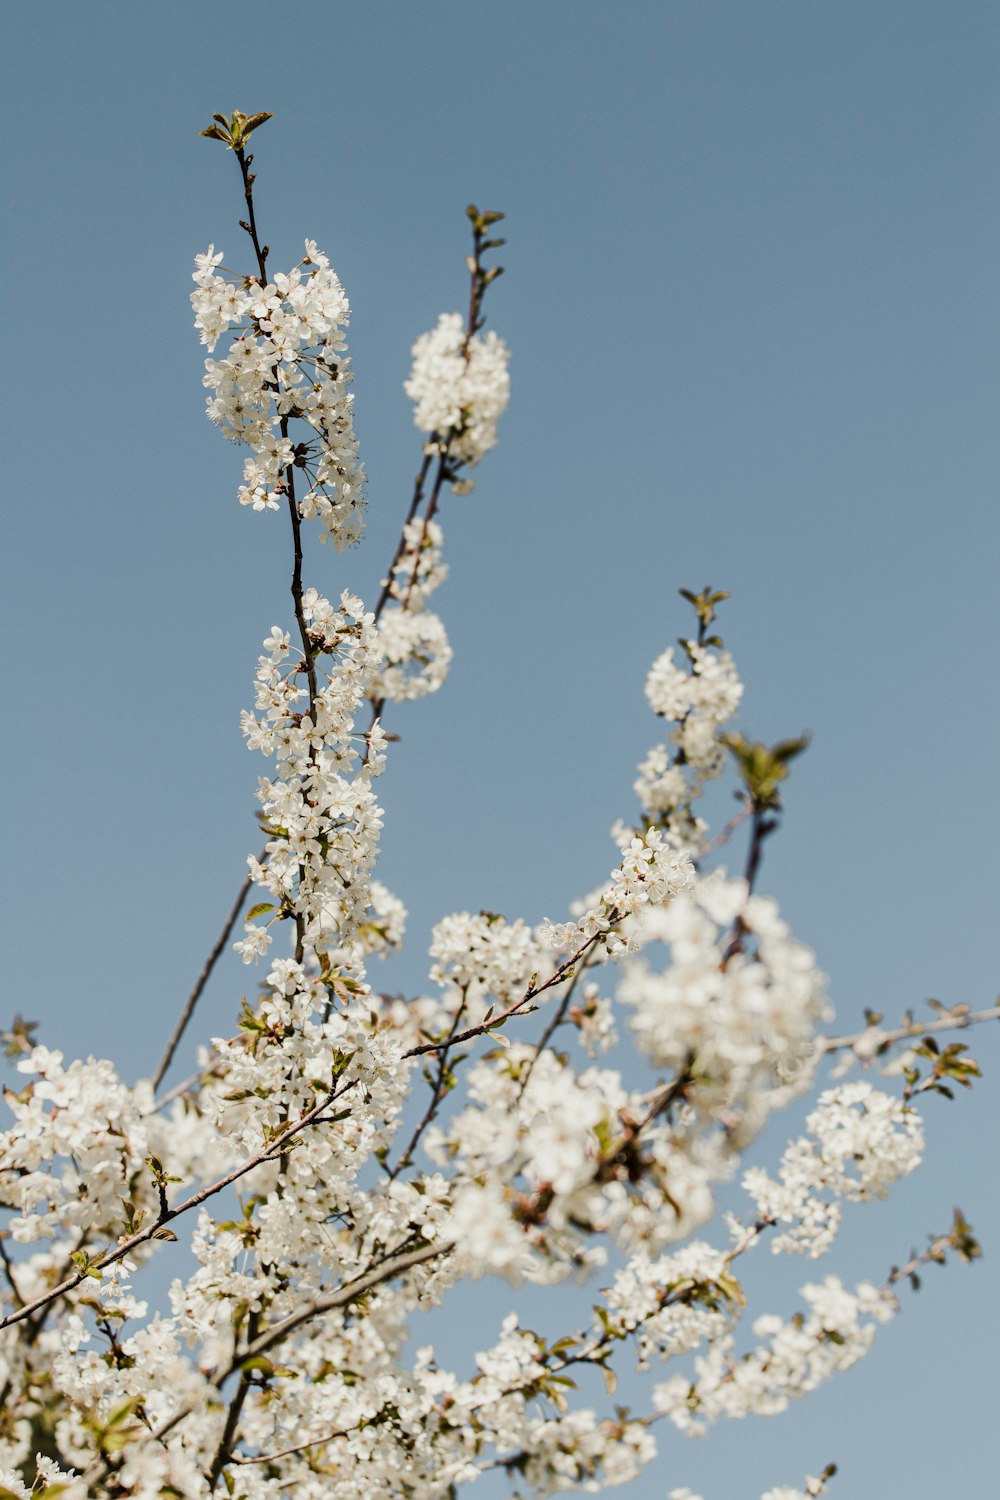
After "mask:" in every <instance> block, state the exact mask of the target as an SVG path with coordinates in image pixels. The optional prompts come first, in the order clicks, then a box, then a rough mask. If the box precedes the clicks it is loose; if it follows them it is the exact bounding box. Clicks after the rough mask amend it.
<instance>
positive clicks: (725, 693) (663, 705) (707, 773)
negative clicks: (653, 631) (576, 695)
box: [635, 591, 743, 856]
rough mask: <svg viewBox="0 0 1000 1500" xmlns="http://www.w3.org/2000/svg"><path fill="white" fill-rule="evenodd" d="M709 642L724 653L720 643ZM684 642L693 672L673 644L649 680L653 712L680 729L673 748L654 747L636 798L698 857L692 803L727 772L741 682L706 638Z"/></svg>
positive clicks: (700, 838) (700, 824)
mask: <svg viewBox="0 0 1000 1500" xmlns="http://www.w3.org/2000/svg"><path fill="white" fill-rule="evenodd" d="M706 593H707V591H706ZM702 597H704V596H702ZM718 597H719V598H722V597H724V595H719V596H718ZM709 618H711V616H709ZM701 634H704V631H702V632H701ZM711 639H712V640H714V641H715V642H716V643H717V646H719V647H721V641H720V640H719V637H717V636H716V637H712V638H711ZM681 644H682V649H683V651H684V654H685V656H686V658H687V670H685V669H684V668H683V667H682V666H681V665H680V664H679V663H678V662H677V661H676V660H675V648H674V647H673V646H671V647H668V649H667V650H666V651H664V652H663V654H662V655H661V656H658V657H657V659H656V661H655V662H654V663H653V665H652V667H651V668H650V672H649V677H648V678H647V681H646V699H647V701H648V703H649V706H650V708H652V710H653V712H654V713H655V714H657V715H659V716H660V717H661V718H664V719H667V720H670V721H672V722H673V723H674V724H675V725H676V727H675V728H674V729H673V730H672V731H671V734H670V737H669V741H668V743H666V744H659V745H654V746H653V748H652V749H651V750H650V751H649V754H648V755H647V756H646V758H645V759H644V760H643V761H642V762H641V763H640V765H639V766H638V768H637V769H638V772H639V775H638V777H637V779H636V782H635V794H636V796H637V797H638V799H639V802H640V803H641V805H642V809H643V812H644V813H645V816H646V818H647V819H648V820H649V821H651V822H652V823H654V824H656V825H657V826H659V827H662V828H664V829H666V830H667V831H668V832H669V833H670V835H671V837H672V838H673V839H674V840H675V841H676V842H677V843H678V844H679V845H680V846H681V847H682V848H686V849H688V850H690V852H691V853H692V854H693V855H695V856H696V855H697V854H698V852H699V851H700V849H701V847H702V845H703V843H704V839H705V833H706V826H705V823H704V821H703V820H702V819H700V818H699V817H697V816H696V814H695V813H694V812H693V811H692V806H691V804H692V803H693V802H694V801H695V800H696V799H697V798H698V797H699V796H700V795H701V793H702V791H703V789H704V786H705V783H706V782H707V781H710V780H712V779H714V778H716V777H718V776H720V775H721V774H722V769H723V766H724V764H725V759H726V752H725V748H724V746H723V743H722V741H721V739H720V734H721V732H722V730H723V728H724V726H725V725H726V724H728V723H729V722H730V721H731V720H732V718H733V717H734V715H735V714H736V713H737V711H738V709H739V706H740V701H741V699H742V697H743V684H742V682H741V681H740V679H739V676H738V675H737V672H736V668H735V666H734V665H733V660H732V657H731V656H730V655H729V653H728V652H726V651H722V650H721V649H716V647H715V646H710V645H707V644H705V643H703V642H702V641H701V640H687V641H683V642H682V643H681Z"/></svg>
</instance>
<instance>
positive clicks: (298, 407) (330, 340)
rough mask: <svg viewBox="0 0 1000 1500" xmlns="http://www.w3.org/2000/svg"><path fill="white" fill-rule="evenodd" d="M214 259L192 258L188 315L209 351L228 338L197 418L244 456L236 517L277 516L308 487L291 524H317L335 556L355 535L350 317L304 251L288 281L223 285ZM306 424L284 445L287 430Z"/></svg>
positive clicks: (318, 259) (324, 272)
mask: <svg viewBox="0 0 1000 1500" xmlns="http://www.w3.org/2000/svg"><path fill="white" fill-rule="evenodd" d="M221 261H222V252H221V251H219V252H216V249H215V246H214V245H210V246H209V247H208V250H207V251H206V253H205V254H204V255H198V256H196V257H195V272H194V281H195V290H194V291H193V292H192V293H191V303H192V306H193V307H194V312H195V326H196V327H197V328H198V329H199V331H200V333H201V340H202V343H203V344H206V345H207V346H208V349H209V351H210V352H211V351H212V350H214V349H215V346H216V344H217V343H218V341H219V339H220V338H221V337H222V336H223V335H224V334H225V333H227V332H228V331H229V329H231V328H236V329H238V330H239V332H238V335H237V337H236V338H234V339H233V341H232V343H231V344H230V346H229V349H228V352H227V353H226V356H225V358H224V359H209V360H206V361H205V382H204V383H205V385H206V386H207V387H208V389H209V390H210V391H211V392H212V395H211V396H210V397H209V400H208V414H209V416H210V417H211V419H212V421H213V422H214V423H215V424H216V425H217V426H218V427H221V428H222V431H223V432H224V433H225V435H226V437H228V438H231V439H232V440H233V442H237V443H245V444H246V445H247V446H248V447H249V448H250V449H251V450H252V453H253V457H252V458H248V459H247V460H246V462H245V463H244V466H243V484H242V486H241V487H240V492H239V499H240V503H241V505H250V506H252V507H253V509H254V510H276V509H278V506H279V504H280V502H281V500H282V499H283V498H287V499H288V500H289V501H290V502H291V503H292V504H295V503H296V502H295V500H294V497H293V489H292V476H293V473H294V471H295V470H296V469H299V470H301V471H302V472H303V474H304V475H305V477H306V480H307V485H306V490H305V493H304V494H303V495H302V496H301V497H300V498H299V499H298V502H297V504H298V514H299V515H300V516H302V517H303V518H305V519H309V518H313V517H315V518H316V519H318V520H319V522H320V524H321V526H322V531H321V533H320V534H321V537H322V538H323V539H324V540H327V539H332V540H333V542H334V543H335V545H336V546H337V548H338V549H339V550H343V548H345V547H346V546H348V545H349V544H350V543H352V542H356V541H357V540H358V538H359V537H360V535H361V529H362V520H361V517H362V513H363V509H364V491H365V474H364V469H363V468H362V465H361V462H360V459H359V457H358V444H357V439H356V438H355V435H354V414H353V410H352V403H353V397H352V395H351V392H350V388H349V387H350V383H351V380H352V375H351V370H350V363H349V361H348V359H347V355H346V352H345V351H346V344H345V341H344V329H345V328H346V326H347V322H348V318H349V313H350V309H349V305H348V301H347V297H346V296H345V294H344V289H343V287H342V286H341V284H340V281H339V279H338V277H337V275H336V272H334V271H333V270H331V268H330V262H329V261H328V260H327V258H326V256H325V255H323V254H322V252H321V251H320V250H319V249H317V247H316V244H315V242H314V241H313V240H306V253H305V256H304V258H303V259H302V260H301V261H300V262H299V264H298V265H296V266H293V267H292V269H291V271H289V272H288V273H287V274H280V275H277V276H275V277H274V279H273V281H267V282H265V281H264V280H263V278H262V277H253V276H247V277H237V278H228V279H227V277H226V276H224V275H221V274H220V273H219V270H218V268H219V266H220V264H221ZM292 421H299V422H302V423H304V424H305V429H306V430H305V432H304V437H303V439H302V441H300V442H298V443H294V442H293V441H292V437H291V435H290V424H291V423H292Z"/></svg>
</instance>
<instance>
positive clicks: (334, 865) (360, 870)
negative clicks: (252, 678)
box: [237, 589, 385, 963]
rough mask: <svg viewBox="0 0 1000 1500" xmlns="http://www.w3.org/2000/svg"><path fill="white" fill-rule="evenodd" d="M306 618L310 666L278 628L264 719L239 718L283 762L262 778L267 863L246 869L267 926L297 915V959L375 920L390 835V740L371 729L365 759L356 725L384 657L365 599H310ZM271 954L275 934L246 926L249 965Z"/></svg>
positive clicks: (254, 745)
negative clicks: (318, 675)
mask: <svg viewBox="0 0 1000 1500" xmlns="http://www.w3.org/2000/svg"><path fill="white" fill-rule="evenodd" d="M302 609H303V616H304V619H305V622H306V626H307V630H308V641H309V655H308V657H306V656H305V655H304V653H303V652H302V651H301V650H293V648H292V646H291V642H290V637H289V635H288V633H287V632H286V631H283V630H281V629H280V628H279V627H278V626H277V625H275V626H274V627H273V628H272V630H271V633H270V635H269V636H267V638H266V639H265V641H264V650H265V653H266V654H265V655H263V656H261V657H260V658H259V661H258V664H257V702H256V713H250V712H245V713H244V715H243V733H244V735H245V736H246V738H247V742H248V744H249V746H250V748H251V749H253V750H260V751H261V752H262V754H264V755H274V756H275V757H276V759H277V762H278V775H277V776H276V777H273V778H268V777H261V779H260V785H259V789H258V793H257V797H258V801H259V802H260V805H261V808H262V810H263V814H264V826H265V828H266V830H267V831H268V833H269V834H270V839H269V842H268V844H267V849H266V859H265V860H264V861H259V860H257V859H255V858H251V860H250V869H251V873H252V874H253V876H254V879H255V881H256V882H257V883H258V884H259V885H261V886H263V887H264V888H266V889H267V890H268V891H269V892H270V893H271V895H272V896H273V898H274V900H273V902H271V903H268V904H266V910H267V912H268V914H270V920H271V921H272V922H273V921H274V920H275V919H276V918H288V917H294V920H295V923H296V926H297V929H298V944H299V949H300V951H301V949H302V947H303V945H304V946H307V947H309V948H312V949H313V950H314V951H315V952H317V953H327V954H328V953H329V952H330V950H331V949H337V948H343V947H345V946H349V945H350V944H351V943H352V942H353V941H354V939H355V937H356V934H357V932H358V929H359V927H361V926H362V924H363V923H364V922H365V921H366V918H367V915H368V908H369V892H368V877H369V876H370V874H371V871H372V869H373V868H374V865H375V859H376V855H377V851H378V835H379V831H380V829H381V826H382V813H381V809H380V808H379V807H378V805H377V804H376V801H375V796H374V793H373V792H372V789H371V780H372V777H373V776H376V775H378V773H379V772H380V771H381V770H382V769H383V767H384V765H385V756H384V754H383V746H384V743H385V737H384V735H383V734H382V732H381V730H380V729H379V727H378V725H377V724H376V725H375V726H373V728H372V729H371V730H370V731H369V733H368V734H367V736H366V749H367V753H366V754H365V755H364V757H363V758H362V756H361V753H360V749H359V745H358V736H357V735H356V734H355V715H356V713H357V711H358V708H359V707H360V705H361V704H362V703H363V702H364V701H365V699H366V698H367V697H368V695H369V693H370V691H371V685H372V682H373V680H374V677H375V674H376V672H377V670H378V667H379V663H380V655H379V648H378V637H377V633H376V631H375V626H374V621H373V618H372V616H371V614H369V613H366V611H365V607H364V605H363V604H362V602H361V600H360V599H357V598H355V597H354V596H353V595H351V594H348V593H346V592H345V593H344V594H342V595H341V599H340V605H339V608H335V607H334V606H333V605H332V604H331V603H330V601H329V600H328V599H324V598H323V597H322V596H321V595H319V594H317V592H316V590H315V589H307V590H306V592H305V594H304V596H303V601H302ZM316 661H326V662H328V663H329V666H328V670H327V673H326V680H325V682H324V683H323V685H322V686H321V687H320V686H318V685H317V688H316V691H315V692H313V690H312V685H311V683H309V684H308V685H303V681H302V679H303V678H308V676H309V673H310V671H314V663H315V662H316ZM300 704H303V705H304V706H303V707H302V708H300V707H299V706H298V705H300ZM270 945H271V935H270V932H269V930H268V928H267V927H260V926H257V925H255V924H254V922H252V921H248V922H247V924H246V935H245V937H244V938H243V940H242V942H241V943H239V944H238V945H237V946H238V947H239V950H240V952H241V953H242V955H243V959H244V962H246V963H250V962H251V961H252V960H253V959H255V958H257V957H259V956H261V955H262V954H264V953H266V952H267V950H268V948H269V947H270Z"/></svg>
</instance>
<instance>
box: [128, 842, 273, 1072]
mask: <svg viewBox="0 0 1000 1500" xmlns="http://www.w3.org/2000/svg"><path fill="white" fill-rule="evenodd" d="M266 856H267V850H266V849H264V850H262V851H261V853H260V855H259V861H260V863H263V861H264V859H265V858H266ZM252 885H253V876H252V875H248V876H247V877H246V879H245V880H244V882H243V884H242V885H241V886H240V889H239V895H238V896H237V897H236V900H235V901H234V902H233V904H232V907H231V908H230V912H229V915H228V917H227V918H226V920H225V923H224V924H223V928H222V931H221V932H220V933H219V936H218V937H217V938H216V940H215V944H214V946H213V948H212V951H211V952H210V953H209V955H208V957H207V958H206V960H205V962H204V963H203V964H202V968H201V973H200V974H199V975H198V978H197V979H196V980H195V984H194V989H193V990H192V991H191V993H190V995H189V996H188V999H187V1004H186V1005H185V1007H184V1009H183V1010H182V1012H181V1016H180V1020H179V1021H178V1022H177V1025H176V1026H175V1027H174V1033H173V1036H172V1037H171V1038H170V1040H169V1042H168V1043H167V1050H166V1051H165V1052H164V1054H163V1056H162V1058H161V1059H160V1066H159V1067H158V1068H157V1070H156V1072H155V1073H154V1074H153V1092H154V1093H155V1092H156V1090H157V1089H158V1088H159V1087H160V1084H161V1083H162V1082H163V1080H164V1078H165V1077H166V1073H167V1069H168V1068H169V1067H170V1064H171V1062H172V1061H173V1057H174V1053H175V1052H176V1051H177V1048H178V1046H179V1044H180V1040H181V1037H182V1036H183V1035H184V1032H185V1031H186V1030H187V1025H188V1022H189V1021H190V1020H191V1017H192V1016H193V1015H194V1008H195V1006H196V1005H197V1004H198V1001H199V1000H200V998H201V994H202V991H203V990H204V988H205V986H206V984H207V983H208V981H209V979H210V977H211V974H212V970H213V969H214V968H215V965H216V964H217V963H218V961H219V959H220V957H221V956H222V952H223V950H224V948H225V946H226V943H227V942H228V941H229V935H230V933H231V932H232V930H233V928H234V927H235V926H236V922H237V920H238V918H239V915H240V912H241V911H242V910H243V903H244V901H245V900H246V899H247V896H248V895H249V894H250V889H251V887H252Z"/></svg>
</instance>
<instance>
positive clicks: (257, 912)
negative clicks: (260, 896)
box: [243, 901, 274, 922]
mask: <svg viewBox="0 0 1000 1500" xmlns="http://www.w3.org/2000/svg"><path fill="white" fill-rule="evenodd" d="M266 911H274V902H273V901H258V902H257V905H256V906H251V908H250V910H249V911H248V912H247V914H246V916H245V917H244V918H243V920H244V922H252V921H253V920H254V918H255V917H262V916H263V915H264V913H265V912H266Z"/></svg>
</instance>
